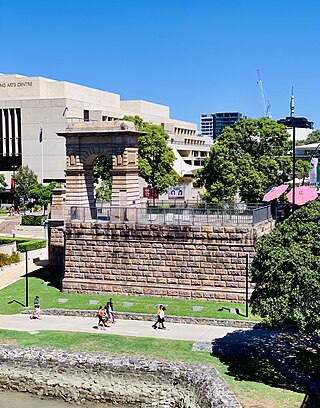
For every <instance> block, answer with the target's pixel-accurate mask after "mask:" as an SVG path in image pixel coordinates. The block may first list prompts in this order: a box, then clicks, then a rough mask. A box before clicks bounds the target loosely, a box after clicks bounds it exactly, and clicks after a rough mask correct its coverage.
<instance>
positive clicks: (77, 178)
mask: <svg viewBox="0 0 320 408" xmlns="http://www.w3.org/2000/svg"><path fill="white" fill-rule="evenodd" d="M93 180H94V178H93V169H92V167H84V166H82V165H77V166H76V165H75V166H72V165H71V166H68V167H67V170H66V201H65V205H66V208H67V209H68V213H70V209H71V207H77V208H78V209H79V214H78V217H80V218H81V219H95V218H96V215H97V210H96V204H95V200H94V184H93Z"/></svg>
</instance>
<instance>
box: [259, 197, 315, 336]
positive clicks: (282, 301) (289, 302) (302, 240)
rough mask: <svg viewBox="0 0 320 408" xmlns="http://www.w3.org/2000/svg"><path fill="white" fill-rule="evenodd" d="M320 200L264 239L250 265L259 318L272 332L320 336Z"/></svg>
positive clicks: (276, 228) (291, 217) (277, 227)
mask: <svg viewBox="0 0 320 408" xmlns="http://www.w3.org/2000/svg"><path fill="white" fill-rule="evenodd" d="M319 221H320V200H319V199H317V200H315V201H311V202H309V203H307V204H306V205H304V206H303V207H301V208H300V209H299V210H296V211H295V212H294V213H293V214H292V215H291V216H290V217H289V218H288V219H286V220H285V221H284V222H283V223H281V224H278V225H277V226H276V227H275V228H274V229H273V230H272V232H271V233H270V234H268V235H266V236H264V237H262V239H261V240H260V242H259V243H258V245H257V252H256V255H255V257H254V259H253V262H252V265H251V275H252V280H253V282H254V283H255V290H254V292H253V294H252V297H251V305H252V310H253V312H254V313H258V314H260V315H261V316H262V317H264V318H265V319H266V321H267V323H269V324H270V325H271V326H279V325H282V324H293V325H294V326H295V327H297V328H298V329H299V330H300V331H302V332H315V331H318V332H319V331H320V313H319V310H320V229H319Z"/></svg>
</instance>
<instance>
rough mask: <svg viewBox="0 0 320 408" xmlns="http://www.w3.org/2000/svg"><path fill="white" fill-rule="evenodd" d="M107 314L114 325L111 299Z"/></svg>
mask: <svg viewBox="0 0 320 408" xmlns="http://www.w3.org/2000/svg"><path fill="white" fill-rule="evenodd" d="M109 314H110V318H111V321H112V323H115V322H116V320H115V318H114V313H113V302H112V298H110V299H109Z"/></svg>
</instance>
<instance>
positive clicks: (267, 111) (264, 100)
mask: <svg viewBox="0 0 320 408" xmlns="http://www.w3.org/2000/svg"><path fill="white" fill-rule="evenodd" d="M257 75H258V81H257V84H258V86H259V88H260V92H261V98H262V103H263V110H264V116H265V117H266V118H269V119H271V105H270V102H269V100H268V99H267V97H266V94H265V92H264V89H263V83H262V79H261V73H260V69H257Z"/></svg>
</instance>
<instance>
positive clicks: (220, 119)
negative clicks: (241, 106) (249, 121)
mask: <svg viewBox="0 0 320 408" xmlns="http://www.w3.org/2000/svg"><path fill="white" fill-rule="evenodd" d="M242 117H244V118H245V116H243V115H242V114H241V113H239V112H219V113H203V114H201V116H200V126H201V134H202V135H203V136H210V137H212V138H213V139H215V138H217V137H218V136H219V135H220V134H221V132H222V130H223V129H224V128H225V127H226V126H230V127H232V128H233V127H234V125H235V123H236V122H237V121H238V120H239V119H240V118H242Z"/></svg>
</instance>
